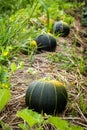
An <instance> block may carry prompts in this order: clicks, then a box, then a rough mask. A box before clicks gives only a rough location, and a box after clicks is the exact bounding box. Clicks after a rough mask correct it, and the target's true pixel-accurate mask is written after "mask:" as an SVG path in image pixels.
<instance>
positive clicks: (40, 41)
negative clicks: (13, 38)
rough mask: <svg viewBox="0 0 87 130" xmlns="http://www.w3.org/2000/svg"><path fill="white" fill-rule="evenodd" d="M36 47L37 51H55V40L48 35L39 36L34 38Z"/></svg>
mask: <svg viewBox="0 0 87 130" xmlns="http://www.w3.org/2000/svg"><path fill="white" fill-rule="evenodd" d="M35 41H36V43H37V46H38V51H42V50H45V51H55V49H56V46H57V42H56V39H55V38H54V37H53V36H51V35H49V34H41V35H39V36H37V37H36V38H35Z"/></svg>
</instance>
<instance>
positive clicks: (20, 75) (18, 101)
mask: <svg viewBox="0 0 87 130" xmlns="http://www.w3.org/2000/svg"><path fill="white" fill-rule="evenodd" d="M85 32H86V34H87V27H83V26H82V25H81V23H80V20H79V19H78V18H76V21H75V25H74V27H72V28H71V31H70V34H69V36H68V37H65V38H58V43H59V45H58V46H57V49H56V52H60V51H63V49H62V48H61V47H62V45H64V44H65V43H67V47H68V48H72V47H73V42H74V40H75V39H76V38H77V54H80V53H82V52H84V50H85V48H87V35H86V36H84V33H85ZM77 33H78V37H77V36H76V34H77ZM50 53H51V52H44V53H41V54H36V55H35V56H34V60H33V63H32V64H31V62H30V61H29V58H28V56H26V55H23V54H21V55H19V56H18V57H19V58H18V59H20V61H24V63H25V64H24V66H25V67H24V68H23V69H22V70H17V71H16V72H15V73H14V74H11V84H12V86H11V93H12V97H11V99H10V101H9V103H8V104H7V105H6V107H5V108H4V110H3V111H2V112H1V119H2V120H3V121H4V122H6V123H7V124H9V125H10V126H12V128H13V129H14V130H16V129H18V126H17V125H18V123H21V122H23V121H22V120H21V119H20V118H18V117H17V116H16V113H17V111H18V110H20V109H23V108H25V107H26V104H25V92H26V90H27V88H28V86H29V84H30V83H31V82H32V81H33V80H36V79H39V78H40V77H41V78H44V77H51V78H53V79H58V80H61V81H64V82H65V83H66V86H67V87H66V88H67V91H68V94H69V101H68V104H67V107H66V110H65V111H64V112H63V113H62V114H61V115H59V116H60V117H61V118H63V119H66V120H69V121H71V122H72V123H74V124H77V125H81V126H82V127H84V129H85V130H86V129H87V110H86V111H85V113H83V112H82V111H81V109H80V105H79V102H80V99H79V97H80V94H79V93H78V88H77V86H78V85H79V86H81V92H83V97H84V101H83V102H86V103H87V78H86V76H87V73H86V74H84V75H80V74H79V72H78V69H77V70H76V72H73V71H70V72H67V71H66V70H63V69H60V65H61V64H60V63H51V62H50V61H49V60H48V59H47V55H48V54H50ZM53 53H54V52H53ZM68 53H69V52H68ZM14 61H16V59H14ZM17 63H18V61H17ZM29 68H32V69H33V72H30V71H29V72H28V71H27V70H28V69H29ZM72 115H73V116H72ZM52 129H53V128H52ZM50 130H51V128H50Z"/></svg>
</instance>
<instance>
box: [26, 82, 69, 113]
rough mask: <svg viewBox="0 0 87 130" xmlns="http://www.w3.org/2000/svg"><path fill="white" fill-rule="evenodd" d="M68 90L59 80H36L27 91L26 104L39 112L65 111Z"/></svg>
mask: <svg viewBox="0 0 87 130" xmlns="http://www.w3.org/2000/svg"><path fill="white" fill-rule="evenodd" d="M67 98H68V96H67V91H66V89H65V87H64V85H63V84H62V83H60V82H58V81H54V80H52V81H40V80H37V81H34V82H32V83H31V84H30V86H29V88H28V89H27V91H26V105H27V106H28V107H29V108H30V109H33V110H35V111H37V112H41V111H43V113H47V114H56V113H60V112H62V111H64V109H65V107H66V104H67Z"/></svg>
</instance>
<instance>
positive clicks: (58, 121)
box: [48, 117, 68, 130]
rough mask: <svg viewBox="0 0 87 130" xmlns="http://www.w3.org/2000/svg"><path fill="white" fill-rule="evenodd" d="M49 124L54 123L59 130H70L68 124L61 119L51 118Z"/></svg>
mask: <svg viewBox="0 0 87 130" xmlns="http://www.w3.org/2000/svg"><path fill="white" fill-rule="evenodd" d="M48 122H49V123H52V124H53V125H54V126H55V127H56V128H57V129H58V130H68V129H67V128H68V123H67V122H66V121H64V120H62V119H60V118H59V117H50V118H48Z"/></svg>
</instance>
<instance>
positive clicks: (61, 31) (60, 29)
mask: <svg viewBox="0 0 87 130" xmlns="http://www.w3.org/2000/svg"><path fill="white" fill-rule="evenodd" d="M53 32H54V34H56V35H60V36H62V37H66V36H68V34H69V32H70V28H69V26H68V24H67V23H65V22H62V21H59V22H55V23H54V26H53Z"/></svg>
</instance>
